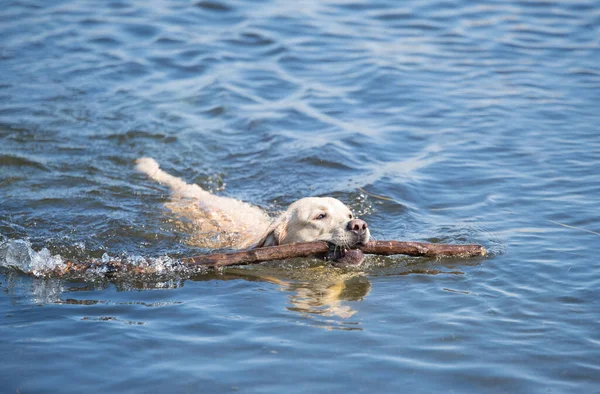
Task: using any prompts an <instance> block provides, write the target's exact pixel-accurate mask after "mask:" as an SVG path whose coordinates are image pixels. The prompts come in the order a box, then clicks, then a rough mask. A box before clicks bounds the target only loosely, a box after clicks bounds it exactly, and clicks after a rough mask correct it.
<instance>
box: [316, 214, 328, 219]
mask: <svg viewBox="0 0 600 394" xmlns="http://www.w3.org/2000/svg"><path fill="white" fill-rule="evenodd" d="M326 217H327V214H325V213H322V214H320V215H319V216H317V217H316V219H317V220H321V219H325V218H326Z"/></svg>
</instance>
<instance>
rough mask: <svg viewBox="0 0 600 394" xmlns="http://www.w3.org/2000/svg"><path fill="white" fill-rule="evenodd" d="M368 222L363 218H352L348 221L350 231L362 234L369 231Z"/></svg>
mask: <svg viewBox="0 0 600 394" xmlns="http://www.w3.org/2000/svg"><path fill="white" fill-rule="evenodd" d="M367 227H369V226H367V222H365V221H364V220H361V219H352V220H350V221H349V222H348V231H352V232H354V233H356V234H359V235H362V234H364V233H365V232H366V231H367Z"/></svg>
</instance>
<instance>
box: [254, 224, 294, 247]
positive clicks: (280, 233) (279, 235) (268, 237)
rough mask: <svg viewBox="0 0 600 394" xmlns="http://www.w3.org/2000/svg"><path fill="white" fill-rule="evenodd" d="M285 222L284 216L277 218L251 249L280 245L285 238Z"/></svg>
mask: <svg viewBox="0 0 600 394" xmlns="http://www.w3.org/2000/svg"><path fill="white" fill-rule="evenodd" d="M287 222H288V221H287V218H285V217H284V216H280V217H279V218H277V219H276V220H275V222H273V223H272V224H271V225H270V226H269V228H268V229H267V231H266V232H265V234H264V235H263V236H262V237H260V240H259V241H258V242H257V243H256V244H255V245H254V246H253V247H252V249H253V248H262V247H265V246H276V245H280V244H281V243H282V242H283V240H284V239H285V237H286V236H287Z"/></svg>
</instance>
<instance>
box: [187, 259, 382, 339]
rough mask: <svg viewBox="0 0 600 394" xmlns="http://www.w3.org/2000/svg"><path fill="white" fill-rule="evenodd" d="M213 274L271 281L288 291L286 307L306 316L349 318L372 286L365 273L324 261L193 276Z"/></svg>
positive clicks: (224, 277)
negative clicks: (310, 264) (288, 303)
mask: <svg viewBox="0 0 600 394" xmlns="http://www.w3.org/2000/svg"><path fill="white" fill-rule="evenodd" d="M216 278H219V279H224V280H229V279H244V280H249V281H260V282H268V283H273V284H275V285H277V286H278V287H279V289H280V290H282V291H284V292H289V293H291V295H290V296H289V302H290V304H291V305H290V306H289V307H288V309H289V310H291V311H294V312H297V313H301V314H303V315H305V316H308V317H314V316H324V317H338V318H342V319H348V318H350V317H352V316H354V315H355V314H356V310H354V309H353V308H352V304H353V302H355V301H361V300H362V299H363V298H364V297H366V296H367V295H368V294H369V291H370V290H371V283H370V282H369V280H368V279H367V277H366V276H365V275H364V273H362V272H359V271H348V270H340V269H338V268H333V267H330V266H323V265H315V266H309V267H305V268H281V267H276V266H274V265H273V264H271V263H268V264H267V265H266V266H261V267H251V268H229V269H228V270H227V271H226V273H223V274H215V276H211V277H198V278H195V279H200V280H207V279H216ZM338 328H339V327H338Z"/></svg>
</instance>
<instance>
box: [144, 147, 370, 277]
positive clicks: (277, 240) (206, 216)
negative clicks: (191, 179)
mask: <svg viewBox="0 0 600 394" xmlns="http://www.w3.org/2000/svg"><path fill="white" fill-rule="evenodd" d="M136 168H137V170H138V171H140V172H142V173H144V174H146V175H147V176H148V177H149V178H151V179H153V180H155V181H157V182H159V183H161V184H165V185H167V186H168V187H169V188H170V189H171V194H172V199H171V201H170V202H169V203H167V204H166V206H167V208H169V209H170V210H171V211H172V212H173V213H174V214H175V215H176V216H178V217H179V218H182V219H184V221H182V222H180V225H181V226H182V227H184V228H185V229H186V230H190V231H191V232H192V236H191V243H192V244H194V245H196V246H201V247H206V248H210V249H218V248H233V249H252V248H260V247H265V246H274V245H284V244H292V243H297V242H312V241H325V242H328V243H329V244H331V245H333V246H334V253H333V254H332V255H331V256H330V257H331V258H332V259H333V260H335V261H336V262H337V264H338V265H343V266H346V265H360V264H361V263H362V261H363V259H364V255H363V254H362V252H361V251H360V250H359V249H352V248H353V247H355V246H358V245H360V244H364V243H366V242H368V241H369V239H370V237H371V235H370V231H369V228H368V225H367V223H366V222H365V221H364V220H361V219H358V218H355V217H354V215H353V214H352V212H351V211H350V209H349V208H348V207H347V206H346V205H345V204H344V203H342V202H341V201H340V200H338V199H335V198H332V197H305V198H301V199H300V200H297V201H295V202H294V203H292V204H291V205H290V206H289V207H288V208H287V209H286V210H285V211H284V212H283V213H281V214H279V215H278V216H277V217H276V218H275V219H274V220H272V219H271V218H270V217H269V216H268V215H267V213H266V212H265V211H263V210H262V209H260V208H259V207H256V206H253V205H251V204H248V203H246V202H243V201H239V200H236V199H234V198H230V197H224V196H217V195H215V194H212V193H210V192H208V191H206V190H204V189H202V188H201V187H200V186H198V185H195V184H188V183H186V182H185V181H184V180H182V179H180V178H177V177H175V176H173V175H170V174H168V173H166V172H165V171H163V170H161V169H160V167H159V165H158V163H157V162H156V161H155V160H154V159H152V158H148V157H144V158H140V159H138V160H137V161H136Z"/></svg>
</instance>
